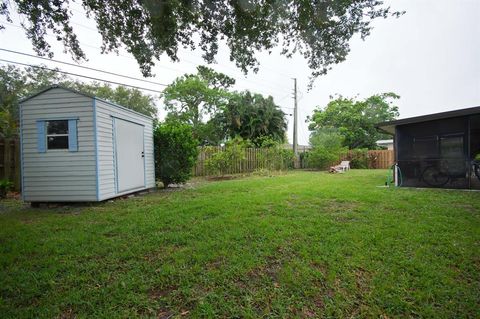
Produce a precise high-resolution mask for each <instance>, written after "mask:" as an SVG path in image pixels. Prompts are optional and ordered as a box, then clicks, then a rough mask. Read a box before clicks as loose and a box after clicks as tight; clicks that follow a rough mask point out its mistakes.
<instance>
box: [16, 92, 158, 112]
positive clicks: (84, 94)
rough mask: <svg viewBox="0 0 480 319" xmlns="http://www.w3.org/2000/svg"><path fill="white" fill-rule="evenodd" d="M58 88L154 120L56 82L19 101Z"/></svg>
mask: <svg viewBox="0 0 480 319" xmlns="http://www.w3.org/2000/svg"><path fill="white" fill-rule="evenodd" d="M57 88H58V89H63V90H67V91H70V92H72V93H76V94H80V95H83V96H86V97H89V98H91V99H96V100H99V101H102V102H105V103H107V104H110V105H112V106H115V107H118V108H121V109H123V110H127V111H129V112H132V113H135V114H137V115H139V116H143V117H146V118H148V119H151V120H152V117H150V116H148V115H145V114H143V113H140V112H137V111H134V110H132V109H129V108H128V107H125V106H122V105H118V104H116V103H113V102H110V101H107V100H104V99H102V98H99V97H97V96H95V95H91V94H87V93H84V92H81V91H77V90H74V89H71V88H68V87H65V86H62V85H58V84H54V85H52V86H49V87H47V88H45V89H43V90H41V91H39V92H37V93H35V94H33V95H30V96H27V97H25V98H23V99H21V100H20V101H19V103H24V102H25V101H28V100H30V99H32V98H34V97H36V96H38V95H40V94H42V93H45V92H47V91H50V90H52V89H57Z"/></svg>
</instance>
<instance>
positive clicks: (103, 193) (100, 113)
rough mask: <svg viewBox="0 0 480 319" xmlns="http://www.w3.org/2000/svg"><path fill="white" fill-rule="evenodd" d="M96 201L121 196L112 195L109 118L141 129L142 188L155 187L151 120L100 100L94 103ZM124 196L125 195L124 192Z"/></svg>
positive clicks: (112, 177) (112, 159) (114, 190)
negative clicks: (143, 172) (143, 185)
mask: <svg viewBox="0 0 480 319" xmlns="http://www.w3.org/2000/svg"><path fill="white" fill-rule="evenodd" d="M95 112H96V116H95V118H96V127H97V147H98V151H97V154H98V159H97V162H98V185H99V194H98V195H99V199H100V200H104V199H108V198H112V197H115V196H119V195H121V193H117V192H116V185H115V183H116V182H115V181H116V176H115V174H116V172H115V148H114V130H113V118H119V119H123V120H128V121H131V122H135V123H138V124H141V125H143V126H144V151H145V188H153V187H155V176H154V158H153V123H152V119H150V118H148V117H145V116H142V115H140V114H137V113H135V112H132V111H130V110H127V109H124V108H120V107H118V106H116V105H112V104H110V103H106V102H104V101H101V100H98V99H97V100H96V102H95ZM127 193H128V192H127Z"/></svg>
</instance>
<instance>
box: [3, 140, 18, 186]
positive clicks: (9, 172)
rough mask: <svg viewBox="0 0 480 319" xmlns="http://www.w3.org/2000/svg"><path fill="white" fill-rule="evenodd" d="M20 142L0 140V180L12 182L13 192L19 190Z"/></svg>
mask: <svg viewBox="0 0 480 319" xmlns="http://www.w3.org/2000/svg"><path fill="white" fill-rule="evenodd" d="M20 178H21V177H20V141H19V140H18V139H5V138H0V180H1V179H8V180H9V181H11V182H13V185H14V188H15V190H17V191H18V190H20V187H21V184H20Z"/></svg>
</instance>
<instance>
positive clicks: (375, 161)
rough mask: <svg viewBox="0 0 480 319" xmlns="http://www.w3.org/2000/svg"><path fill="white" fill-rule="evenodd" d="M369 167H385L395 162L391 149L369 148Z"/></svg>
mask: <svg viewBox="0 0 480 319" xmlns="http://www.w3.org/2000/svg"><path fill="white" fill-rule="evenodd" d="M368 158H369V166H368V167H369V168H374V169H386V168H390V167H392V165H393V164H394V163H395V154H394V152H393V150H371V151H368Z"/></svg>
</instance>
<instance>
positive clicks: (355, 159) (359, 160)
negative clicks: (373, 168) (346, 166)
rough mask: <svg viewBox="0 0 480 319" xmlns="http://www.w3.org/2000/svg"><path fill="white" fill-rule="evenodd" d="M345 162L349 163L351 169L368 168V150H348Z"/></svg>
mask: <svg viewBox="0 0 480 319" xmlns="http://www.w3.org/2000/svg"><path fill="white" fill-rule="evenodd" d="M347 160H348V161H350V167H351V168H360V169H364V168H368V162H369V158H368V149H366V148H357V149H353V150H350V151H349V152H348V155H347Z"/></svg>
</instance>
